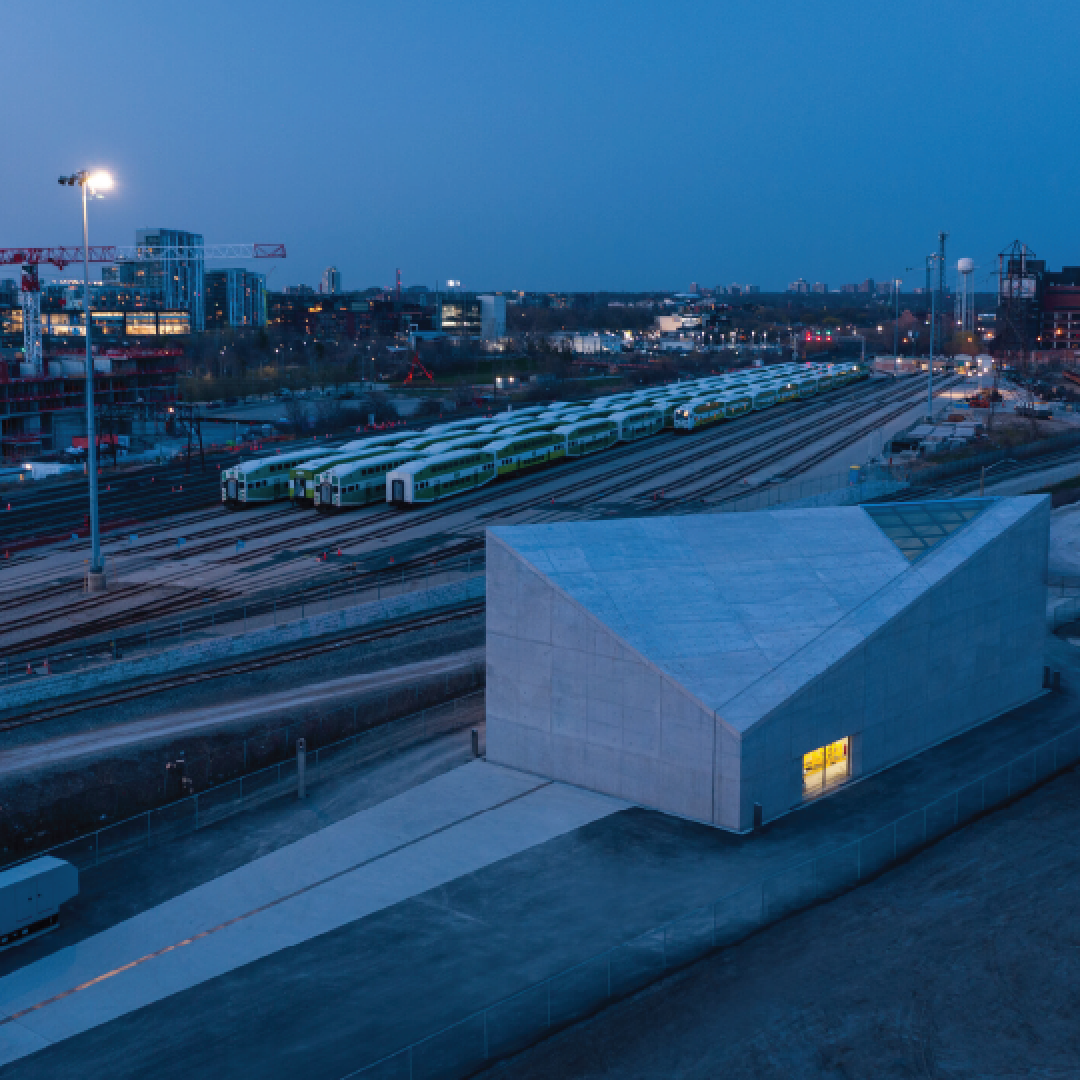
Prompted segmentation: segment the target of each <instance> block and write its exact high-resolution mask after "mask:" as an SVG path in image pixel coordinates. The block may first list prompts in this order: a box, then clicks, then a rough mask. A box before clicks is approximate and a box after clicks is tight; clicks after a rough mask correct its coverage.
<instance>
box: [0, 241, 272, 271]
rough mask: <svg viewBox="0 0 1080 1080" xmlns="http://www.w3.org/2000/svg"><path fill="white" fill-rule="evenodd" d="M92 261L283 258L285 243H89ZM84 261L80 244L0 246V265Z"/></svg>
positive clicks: (67, 263) (55, 263) (60, 265)
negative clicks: (137, 245)
mask: <svg viewBox="0 0 1080 1080" xmlns="http://www.w3.org/2000/svg"><path fill="white" fill-rule="evenodd" d="M88 253H89V256H90V259H89V261H90V262H92V263H103V262H116V261H117V260H118V259H163V258H168V259H193V258H198V257H199V256H200V255H201V256H202V258H203V259H284V258H285V245H284V244H204V245H203V246H202V247H198V246H191V247H186V246H172V245H155V246H145V247H120V246H117V245H115V244H104V245H97V246H94V245H93V244H91V245H90V247H89V249H88ZM82 261H83V249H82V248H81V247H14V248H0V266H19V265H32V266H40V265H42V264H44V263H49V264H50V265H52V266H55V267H56V268H57V269H58V270H63V269H64V267H65V266H70V265H71V264H72V263H79V262H82Z"/></svg>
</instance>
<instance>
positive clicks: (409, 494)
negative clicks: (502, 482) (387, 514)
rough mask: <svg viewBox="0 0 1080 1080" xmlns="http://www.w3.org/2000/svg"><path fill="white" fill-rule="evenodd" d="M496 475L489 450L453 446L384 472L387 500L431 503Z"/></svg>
mask: <svg viewBox="0 0 1080 1080" xmlns="http://www.w3.org/2000/svg"><path fill="white" fill-rule="evenodd" d="M494 479H495V455H494V453H492V451H490V450H475V449H474V450H453V451H451V452H450V453H449V454H437V455H435V456H433V457H428V458H421V459H420V460H418V461H410V462H408V463H407V464H405V465H400V466H399V467H398V468H396V469H392V470H391V471H390V472H388V473H387V474H386V501H387V502H390V503H395V504H397V505H399V506H410V505H413V504H416V503H430V502H435V501H436V500H437V499H445V498H447V497H449V496H450V495H458V494H460V493H461V492H463V491H471V490H472V489H473V488H477V487H481V486H482V485H484V484H488V483H490V482H491V481H492V480H494Z"/></svg>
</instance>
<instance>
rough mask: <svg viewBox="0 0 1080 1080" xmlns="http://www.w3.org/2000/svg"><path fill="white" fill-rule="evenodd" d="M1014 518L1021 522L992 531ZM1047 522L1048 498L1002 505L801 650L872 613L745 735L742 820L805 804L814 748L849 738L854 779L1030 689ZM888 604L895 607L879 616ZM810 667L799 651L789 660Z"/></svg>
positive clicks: (1009, 704) (1035, 685)
mask: <svg viewBox="0 0 1080 1080" xmlns="http://www.w3.org/2000/svg"><path fill="white" fill-rule="evenodd" d="M1009 514H1012V515H1013V516H1014V517H1015V518H1016V520H1014V521H1013V522H1012V523H1011V524H1010V525H1008V527H1006V528H1005V530H1004V531H1003V532H1000V533H998V534H997V535H996V536H995V535H994V533H995V532H997V530H999V529H1000V528H1001V526H1002V517H1004V516H1006V515H1009ZM1049 525H1050V500H1049V498H1047V499H1045V500H1044V501H1043V502H1042V503H1041V504H1040V505H1038V506H1037V507H1035V509H1033V510H1030V511H1028V512H1026V513H1023V514H1022V516H1021V515H1018V510H1017V508H1016V507H1015V505H1014V504H1011V503H1008V502H1004V503H999V504H997V505H996V506H994V507H993V508H991V509H990V510H988V511H987V512H986V513H985V514H984V515H983V516H982V517H980V518H978V519H976V521H974V522H973V523H972V524H971V525H969V526H968V527H967V528H966V529H965V530H964V531H963V532H962V533H960V534H958V535H957V536H956V537H954V538H953V539H952V540H951V541H950V542H949V544H948V546H947V547H945V548H943V549H942V550H941V551H939V552H935V553H932V554H930V555H928V556H926V557H925V559H924V560H922V561H920V562H919V563H917V564H916V567H915V574H916V575H918V579H919V580H918V582H917V585H916V583H913V582H912V581H911V580H910V577H911V575H905V576H904V577H903V578H901V579H899V580H897V581H896V582H894V583H892V584H891V585H889V586H887V587H886V588H885V589H883V590H882V592H881V594H879V595H878V596H876V597H875V598H874V599H873V600H872V601H870V604H869V605H863V609H860V610H859V611H856V612H855V613H854V614H853V615H852V616H851V617H849V618H848V619H846V620H844V622H843V623H842V624H841V625H840V626H838V627H837V628H836V630H835V631H834V632H833V633H831V634H829V635H825V637H824V638H823V639H821V640H820V641H818V642H815V643H814V645H813V646H812V647H811V649H810V650H807V652H808V653H810V654H813V653H815V652H825V651H827V650H828V649H829V648H830V641H829V639H830V638H836V637H842V636H843V635H845V634H850V633H851V632H853V631H854V629H855V628H856V627H857V625H858V623H859V622H860V620H861V621H862V622H863V623H864V624H865V623H868V622H869V621H870V620H871V619H872V620H874V622H873V624H872V625H874V626H875V629H874V630H873V631H872V632H871V633H869V634H868V635H867V636H866V637H865V639H864V640H863V641H862V643H861V644H858V645H856V646H855V647H853V648H850V649H849V650H848V651H846V653H845V654H844V655H843V656H842V657H841V658H839V659H838V660H837V661H836V662H835V663H832V664H829V665H827V666H825V665H822V666H823V667H824V674H822V675H821V676H820V677H819V678H817V679H815V680H813V681H812V682H810V683H809V684H807V685H804V686H803V688H802V689H801V690H799V691H798V692H797V693H795V694H794V695H793V696H792V697H790V698H789V699H788V700H787V701H786V702H784V704H783V705H781V706H780V707H779V708H778V709H776V710H774V711H773V712H772V713H771V714H770V715H768V716H767V717H766V718H765V719H764V720H762V721H761V722H760V723H759V724H758V725H757V726H756V727H754V728H753V729H751V730H750V731H748V732H747V733H746V735H745V736H744V738H743V745H742V785H743V786H742V792H741V799H740V807H739V827H740V828H743V829H746V828H749V827H751V825H752V822H753V805H754V803H761V805H762V808H763V811H764V816H765V819H766V820H768V819H770V818H773V817H776V816H777V815H778V814H782V813H784V812H786V811H788V810H790V809H792V808H793V807H796V806H799V805H801V804H802V803H803V801H804V800H803V794H802V755H803V754H804V753H807V752H808V751H810V750H814V749H816V748H818V747H820V746H824V745H826V744H828V743H831V742H834V741H835V740H837V739H840V738H843V737H844V736H852V737H853V746H852V757H853V760H852V771H853V775H854V776H858V775H860V774H866V773H871V772H876V771H878V770H880V769H883V768H886V767H887V766H889V765H892V764H894V763H896V762H898V761H902V760H903V759H904V758H907V757H911V756H912V755H913V754H916V753H918V752H919V751H921V750H924V749H926V748H927V747H929V746H933V745H935V744H936V743H939V742H942V741H944V740H945V739H948V738H951V737H952V736H954V735H956V734H958V733H960V732H961V731H964V730H966V729H968V728H971V727H973V726H975V725H977V724H980V723H983V722H984V721H986V720H989V719H990V718H991V717H993V716H997V715H999V714H1001V713H1003V712H1007V711H1008V710H1009V709H1012V708H1015V707H1016V706H1017V705H1020V704H1022V703H1024V702H1025V701H1029V700H1031V698H1033V697H1035V696H1036V695H1037V694H1038V693H1039V692H1040V689H1041V687H1042V672H1043V650H1044V645H1045V636H1046V585H1045V581H1046V566H1047V547H1048V539H1049ZM916 587H918V588H920V589H921V590H922V591H921V594H918V595H915V596H914V597H912V592H913V590H914V588H916ZM868 607H869V608H871V610H869V611H868V610H865V609H866V608H868ZM883 610H884V611H886V612H888V611H892V612H894V613H895V614H893V615H892V617H891V618H888V619H887V621H885V622H884V624H882V623H881V613H882V611H883ZM815 663H816V658H815V656H814V655H805V656H800V657H797V658H795V659H794V661H793V662H792V664H790V665H788V666H789V667H795V666H797V665H806V664H811V665H813V664H815ZM788 674H789V672H786V671H784V670H780V671H778V672H777V673H776V676H777V677H779V678H781V679H783V678H785V677H787V676H788Z"/></svg>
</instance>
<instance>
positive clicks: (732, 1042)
mask: <svg viewBox="0 0 1080 1080" xmlns="http://www.w3.org/2000/svg"><path fill="white" fill-rule="evenodd" d="M493 1073H494V1074H495V1075H498V1076H510V1077H514V1078H515V1080H540V1078H544V1080H547V1078H550V1077H555V1076H557V1077H560V1078H565V1080H577V1078H580V1080H585V1078H594V1077H619V1078H620V1080H634V1078H646V1077H648V1078H650V1080H652V1078H659V1077H664V1078H674V1077H678V1078H686V1080H690V1078H694V1080H698V1078H702V1080H704V1078H706V1077H708V1078H713V1077H721V1076H723V1077H724V1078H725V1080H727V1078H741V1077H746V1078H750V1077H754V1078H760V1077H777V1078H780V1077H784V1078H787V1077H853V1078H854V1077H898V1078H899V1077H927V1078H931V1077H941V1078H945V1077H1039V1078H1046V1080H1049V1078H1054V1080H1063V1078H1068V1077H1080V774H1078V773H1077V772H1076V771H1075V770H1074V771H1072V772H1069V773H1066V774H1065V775H1064V776H1061V777H1059V778H1058V779H1056V780H1055V781H1053V782H1052V783H1050V784H1048V785H1047V786H1045V787H1043V788H1040V789H1039V790H1038V791H1036V792H1035V793H1033V794H1032V795H1030V796H1028V797H1027V798H1025V799H1022V800H1020V801H1019V802H1017V803H1015V804H1013V805H1012V806H1010V807H1007V808H1005V809H1004V810H1001V811H999V812H997V813H995V814H993V815H990V816H989V817H987V818H985V819H984V820H982V821H980V822H978V823H976V824H975V825H973V826H971V827H969V828H967V829H965V830H963V831H961V832H959V833H957V834H955V835H953V836H951V837H949V838H948V839H946V840H945V841H943V842H942V843H940V844H938V845H937V846H936V847H934V848H932V849H931V850H930V851H928V852H925V853H924V854H922V855H920V856H917V857H916V858H915V859H913V860H912V861H911V862H909V863H907V864H905V865H903V866H900V867H898V868H897V869H895V870H893V871H891V872H890V873H888V874H885V875H884V876H883V877H881V878H879V879H878V880H877V881H876V882H874V883H872V884H871V885H869V886H866V887H864V888H861V889H857V890H856V891H855V892H852V893H849V894H848V895H847V896H845V897H842V898H841V899H839V900H836V901H834V902H832V903H830V904H826V905H823V906H821V907H818V908H815V909H813V910H811V911H808V912H805V913H803V914H802V915H799V916H796V917H795V918H792V919H790V920H788V921H787V922H784V923H781V924H779V925H778V926H775V927H773V928H771V929H769V930H766V931H764V932H763V933H761V934H759V935H757V936H756V937H754V938H751V939H750V940H749V941H746V942H744V943H743V944H742V945H740V946H737V947H735V948H732V949H727V950H725V951H724V952H722V953H719V954H717V955H716V956H714V957H712V958H710V959H708V960H705V961H702V962H701V963H699V964H697V965H695V966H694V967H692V968H690V969H688V970H686V971H685V972H682V973H680V974H678V975H675V976H673V977H672V978H670V979H668V980H666V981H665V982H663V983H661V984H658V985H657V986H655V987H653V988H652V989H650V990H647V991H644V992H643V993H642V994H640V995H639V996H637V997H636V998H633V999H631V1000H629V1001H626V1002H623V1003H622V1004H621V1005H618V1006H615V1007H613V1008H611V1009H609V1010H607V1011H606V1012H605V1013H603V1014H601V1015H600V1016H598V1017H596V1018H595V1019H593V1020H592V1021H590V1022H588V1023H585V1024H583V1025H579V1026H578V1027H576V1028H573V1029H571V1030H569V1031H566V1032H564V1033H563V1034H562V1035H560V1036H556V1037H554V1038H552V1039H549V1040H548V1041H547V1042H545V1043H543V1044H541V1045H540V1046H538V1047H535V1048H534V1049H533V1050H531V1051H528V1052H526V1053H525V1054H523V1055H521V1056H520V1057H518V1058H516V1059H514V1060H512V1061H510V1062H507V1063H505V1064H504V1065H503V1066H501V1067H499V1068H496V1069H495V1070H493Z"/></svg>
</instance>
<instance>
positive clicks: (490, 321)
mask: <svg viewBox="0 0 1080 1080" xmlns="http://www.w3.org/2000/svg"><path fill="white" fill-rule="evenodd" d="M480 336H481V337H482V338H483V339H484V341H491V342H495V341H501V340H502V339H503V338H504V337H506V297H505V296H501V295H498V294H496V295H494V296H481V297H480Z"/></svg>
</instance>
